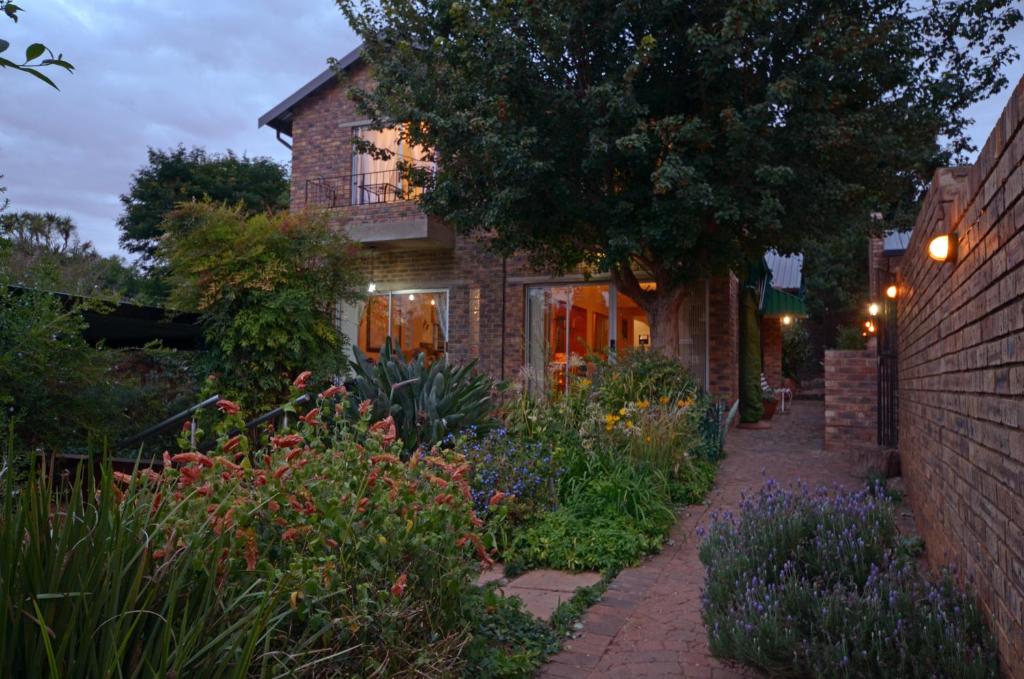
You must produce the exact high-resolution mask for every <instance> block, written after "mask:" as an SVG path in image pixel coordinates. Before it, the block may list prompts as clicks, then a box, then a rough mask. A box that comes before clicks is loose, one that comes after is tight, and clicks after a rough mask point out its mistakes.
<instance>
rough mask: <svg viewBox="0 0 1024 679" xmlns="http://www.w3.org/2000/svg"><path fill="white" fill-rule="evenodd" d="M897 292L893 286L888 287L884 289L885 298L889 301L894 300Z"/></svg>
mask: <svg viewBox="0 0 1024 679" xmlns="http://www.w3.org/2000/svg"><path fill="white" fill-rule="evenodd" d="M898 292H899V291H898V290H897V289H896V286H895V285H890V286H889V287H887V288H886V289H885V296H886V297H888V298H889V299H896V294H897V293H898Z"/></svg>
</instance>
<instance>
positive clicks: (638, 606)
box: [528, 401, 862, 679]
mask: <svg viewBox="0 0 1024 679" xmlns="http://www.w3.org/2000/svg"><path fill="white" fill-rule="evenodd" d="M787 412H791V415H790V416H789V417H787V418H783V419H781V420H779V421H778V422H776V424H775V426H774V427H772V428H771V429H768V430H742V431H741V430H732V431H730V432H729V435H728V439H727V443H726V457H725V459H724V460H723V461H722V464H721V465H720V467H719V472H718V479H717V482H716V486H715V489H714V490H713V491H712V492H711V493H710V494H709V497H708V502H707V503H706V505H704V506H697V507H691V508H689V509H688V510H686V511H684V512H682V513H681V514H680V518H679V521H678V523H677V524H676V525H675V527H674V528H673V529H672V532H671V535H670V537H671V539H672V540H673V541H674V543H675V544H673V545H671V546H666V548H665V549H664V550H663V551H662V552H661V553H660V554H658V555H657V556H655V557H653V558H651V559H648V560H646V561H645V562H644V563H643V564H641V565H640V566H639V567H636V568H630V569H627V570H625V571H623V572H622V573H620V574H619V576H618V577H617V578H616V579H615V580H614V581H613V582H612V583H611V584H610V585H609V587H608V592H607V593H606V594H605V596H604V597H603V599H602V601H601V602H599V603H598V604H597V605H595V606H593V607H591V609H590V610H589V611H587V613H586V614H585V615H584V617H583V620H582V623H583V630H584V634H583V636H582V637H581V639H580V640H577V641H573V642H569V643H568V644H566V648H565V649H564V650H563V651H562V652H561V653H559V654H557V655H555V656H554V658H552V661H551V662H550V663H548V664H547V665H545V666H544V667H543V668H541V671H540V672H539V674H538V676H539V677H551V678H553V679H563V678H569V677H572V678H577V677H580V678H586V679H605V678H608V677H614V678H615V679H625V678H626V677H663V678H665V679H668V678H669V677H672V678H678V677H687V678H694V679H696V678H698V677H699V678H702V679H750V678H756V677H762V676H763V675H762V674H761V673H759V672H757V671H756V670H753V669H750V668H746V667H742V666H739V665H735V664H732V663H728V662H724V661H721V660H718V659H717V658H714V657H712V656H711V653H710V651H709V649H708V645H707V631H706V630H705V628H704V623H703V621H702V619H701V615H700V609H701V592H702V588H703V585H704V566H703V564H701V563H700V558H699V556H698V554H697V547H698V544H699V540H698V538H697V528H698V527H699V526H702V525H707V523H708V522H709V521H710V519H711V513H712V512H713V511H718V512H721V511H725V510H733V511H735V509H736V508H737V506H738V505H739V501H740V499H741V497H742V495H743V494H744V493H747V494H748V495H749V494H750V493H751V492H756V491H757V489H758V488H760V486H761V484H762V483H764V481H766V480H768V479H774V480H775V481H778V482H780V483H782V484H788V483H791V482H795V481H797V480H801V481H803V482H807V483H808V484H810V485H812V486H818V485H826V486H830V487H831V486H834V485H839V486H847V487H851V488H853V487H859V486H860V485H861V483H862V481H861V480H859V479H858V478H857V477H856V469H855V461H854V458H855V456H853V455H850V454H849V453H848V452H845V451H829V452H826V451H825V450H824V449H823V448H824V446H823V435H824V408H823V404H822V403H821V402H820V401H799V402H797V403H795V404H794V406H793V408H792V411H787ZM535 573H536V571H535ZM550 577H553V576H545V575H543V574H538V575H534V576H533V578H532V579H531V580H528V582H537V581H541V582H550V581H551V580H550ZM548 586H550V585H548ZM533 591H538V590H533ZM566 598H568V597H566ZM588 637H590V638H591V639H599V640H600V642H594V641H590V642H587V641H585V640H586V639H587V638H588ZM577 643H578V645H575V646H573V644H577ZM570 646H572V647H570ZM595 656H597V657H596V659H595ZM591 662H592V663H593V664H590V663H591Z"/></svg>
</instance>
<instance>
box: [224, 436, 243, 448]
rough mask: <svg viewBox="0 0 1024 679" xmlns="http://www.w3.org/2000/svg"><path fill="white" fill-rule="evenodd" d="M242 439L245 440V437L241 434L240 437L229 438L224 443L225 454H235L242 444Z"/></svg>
mask: <svg viewBox="0 0 1024 679" xmlns="http://www.w3.org/2000/svg"><path fill="white" fill-rule="evenodd" d="M242 438H244V437H243V436H242V435H241V434H239V435H238V436H232V437H231V438H229V439H228V440H227V441H226V442H225V443H224V452H225V453H230V452H233V451H234V450H235V448H238V446H239V444H241V443H242Z"/></svg>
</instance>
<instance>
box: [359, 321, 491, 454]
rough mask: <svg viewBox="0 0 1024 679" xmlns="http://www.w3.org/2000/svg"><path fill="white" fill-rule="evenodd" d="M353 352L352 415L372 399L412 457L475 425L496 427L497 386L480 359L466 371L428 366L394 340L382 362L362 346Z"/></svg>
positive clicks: (437, 364)
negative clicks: (482, 369)
mask: <svg viewBox="0 0 1024 679" xmlns="http://www.w3.org/2000/svg"><path fill="white" fill-rule="evenodd" d="M353 352H354V354H355V360H354V361H352V370H353V371H354V373H355V375H354V377H353V382H352V384H353V390H354V394H353V399H352V400H351V402H350V403H351V407H350V413H352V414H354V413H355V407H356V406H357V404H358V403H360V402H362V401H365V400H369V401H370V402H371V403H372V406H373V417H374V419H383V418H385V417H391V418H393V419H394V422H395V426H396V427H397V428H398V437H399V438H400V439H401V440H402V443H403V445H404V448H405V451H406V452H407V453H408V452H411V451H413V450H416V449H418V448H420V447H427V448H429V447H431V446H433V445H435V444H437V443H440V442H441V441H442V440H443V439H444V438H445V437H446V436H448V435H450V434H454V433H458V432H460V431H462V430H464V429H467V428H469V427H476V428H477V429H478V430H486V429H487V428H489V427H490V426H492V425H493V423H494V421H493V418H492V412H493V410H494V406H493V404H492V403H491V392H492V391H493V390H494V382H493V381H492V380H491V379H490V378H489V377H487V376H486V375H482V374H479V373H476V372H475V371H474V368H475V367H476V362H475V361H473V362H470V363H469V364H467V365H465V366H462V367H455V366H453V365H450V364H449V363H447V362H445V361H434V362H433V363H430V364H429V365H428V364H427V362H426V360H425V357H424V355H423V354H420V355H419V356H417V357H416V358H414V359H413V360H411V361H406V360H405V358H404V357H403V356H402V352H400V351H394V350H393V349H392V346H391V340H390V339H388V340H387V341H386V342H385V343H384V347H383V348H382V349H381V352H380V360H379V361H377V362H376V363H371V362H370V360H369V359H368V358H367V357H366V354H364V353H363V352H362V351H361V350H360V349H359V348H358V347H353Z"/></svg>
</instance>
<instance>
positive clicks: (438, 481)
mask: <svg viewBox="0 0 1024 679" xmlns="http://www.w3.org/2000/svg"><path fill="white" fill-rule="evenodd" d="M427 480H428V481H430V482H431V483H432V484H434V485H435V486H437V487H438V488H447V487H448V482H447V481H445V480H444V479H442V478H441V477H440V476H434V475H433V474H431V475H430V476H428V477H427Z"/></svg>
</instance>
